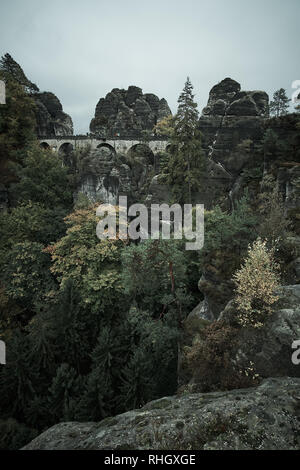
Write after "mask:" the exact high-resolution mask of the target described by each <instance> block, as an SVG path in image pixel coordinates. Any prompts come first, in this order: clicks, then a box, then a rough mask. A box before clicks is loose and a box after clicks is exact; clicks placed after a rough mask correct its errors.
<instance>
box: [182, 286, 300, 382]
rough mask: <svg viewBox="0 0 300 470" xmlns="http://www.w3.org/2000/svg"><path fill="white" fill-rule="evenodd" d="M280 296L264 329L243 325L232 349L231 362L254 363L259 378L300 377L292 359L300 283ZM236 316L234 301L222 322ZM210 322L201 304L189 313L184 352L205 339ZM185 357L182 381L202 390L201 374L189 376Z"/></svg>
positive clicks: (238, 365) (299, 324) (299, 319)
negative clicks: (204, 316)
mask: <svg viewBox="0 0 300 470" xmlns="http://www.w3.org/2000/svg"><path fill="white" fill-rule="evenodd" d="M279 295H280V299H279V301H278V304H277V306H276V307H275V309H274V313H273V314H272V316H271V317H270V318H268V319H267V321H266V322H265V324H264V325H263V326H262V327H261V328H253V327H248V328H245V327H243V328H239V329H238V330H237V331H238V332H237V336H236V338H235V339H236V345H235V347H234V348H233V349H232V351H231V352H230V357H229V361H230V363H231V364H233V365H234V368H235V369H236V370H241V371H245V370H247V369H248V368H249V365H251V368H252V369H253V373H255V374H257V375H258V378H259V380H261V379H264V378H268V377H285V376H290V377H300V367H299V365H294V364H293V363H292V359H291V358H292V353H293V350H292V343H293V341H295V340H298V339H299V338H300V284H297V285H293V286H282V287H281V288H280V290H279ZM235 319H236V310H235V308H234V306H233V302H232V301H230V302H229V304H228V305H227V306H226V308H225V309H224V310H223V312H222V313H221V314H220V316H219V319H218V321H224V322H225V323H226V324H228V325H233V324H235ZM207 323H208V322H207V321H205V320H204V319H203V312H201V309H200V306H199V307H198V309H194V310H193V311H192V312H191V313H190V314H189V315H188V317H187V318H186V319H185V322H184V331H185V335H184V340H183V344H182V351H185V353H187V352H188V350H189V348H190V347H191V346H192V345H193V344H196V343H197V344H199V342H201V341H203V340H205V336H203V327H205V326H206V325H207ZM228 353H229V348H228ZM182 359H183V357H181V359H180V367H179V370H180V374H179V383H180V384H181V385H182V384H184V383H185V384H186V383H189V384H191V385H192V386H193V387H194V388H195V389H196V390H197V389H200V390H201V389H202V387H201V378H199V377H198V376H197V371H195V374H193V375H192V376H191V375H189V372H188V370H187V369H186V367H185V361H184V360H182Z"/></svg>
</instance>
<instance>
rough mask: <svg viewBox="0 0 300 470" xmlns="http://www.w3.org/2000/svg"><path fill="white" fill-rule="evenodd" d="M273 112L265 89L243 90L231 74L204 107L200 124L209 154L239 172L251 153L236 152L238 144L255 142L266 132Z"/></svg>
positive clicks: (217, 87)
mask: <svg viewBox="0 0 300 470" xmlns="http://www.w3.org/2000/svg"><path fill="white" fill-rule="evenodd" d="M268 116H269V97H268V95H267V93H265V92H264V91H241V86H240V84H239V83H238V82H236V81H235V80H232V79H231V78H225V79H224V80H222V81H221V82H220V83H218V84H217V85H215V86H214V87H213V88H212V89H211V91H210V94H209V99H208V103H207V106H206V107H205V108H204V109H203V111H202V116H201V118H200V121H199V127H200V130H201V131H202V133H203V135H204V145H205V148H206V150H207V153H208V156H209V157H210V158H211V159H212V160H213V161H215V162H218V163H220V164H221V165H222V166H223V167H225V168H226V170H227V172H229V173H230V174H233V175H235V174H238V173H239V172H240V170H241V169H242V167H243V166H244V164H245V163H246V162H247V160H248V157H249V156H248V157H247V156H245V155H243V156H241V154H240V152H237V154H235V151H236V150H237V148H238V145H239V144H241V143H242V142H243V141H247V140H250V141H251V145H252V146H254V145H255V143H257V142H258V141H259V140H260V139H261V137H262V135H263V121H264V120H265V119H266V118H268Z"/></svg>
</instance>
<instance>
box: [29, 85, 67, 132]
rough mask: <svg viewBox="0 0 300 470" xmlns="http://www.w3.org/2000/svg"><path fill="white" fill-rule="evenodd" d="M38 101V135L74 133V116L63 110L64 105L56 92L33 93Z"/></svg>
mask: <svg viewBox="0 0 300 470" xmlns="http://www.w3.org/2000/svg"><path fill="white" fill-rule="evenodd" d="M32 97H33V99H34V100H35V103H36V112H35V115H36V121H37V129H36V132H37V135H38V136H40V137H42V136H45V137H55V136H64V135H68V136H70V135H73V122H72V118H71V117H70V116H69V115H68V114H66V113H64V112H63V107H62V104H61V102H60V101H59V99H58V98H57V96H55V95H54V93H50V92H48V91H45V92H43V93H35V94H33V95H32Z"/></svg>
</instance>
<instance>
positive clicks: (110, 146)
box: [96, 142, 116, 154]
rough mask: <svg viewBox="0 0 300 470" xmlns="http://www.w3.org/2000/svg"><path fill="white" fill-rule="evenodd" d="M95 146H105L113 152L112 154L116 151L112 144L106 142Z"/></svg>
mask: <svg viewBox="0 0 300 470" xmlns="http://www.w3.org/2000/svg"><path fill="white" fill-rule="evenodd" d="M96 148H97V149H102V148H106V149H108V150H110V151H111V152H113V153H114V154H115V153H116V149H115V148H114V147H113V146H112V145H110V144H107V143H106V142H103V143H102V144H99V145H97V147H96Z"/></svg>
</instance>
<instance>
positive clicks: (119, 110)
mask: <svg viewBox="0 0 300 470" xmlns="http://www.w3.org/2000/svg"><path fill="white" fill-rule="evenodd" d="M170 114H171V110H170V108H169V106H168V103H167V102H166V100H165V99H164V98H162V99H161V100H160V99H159V98H158V97H157V96H156V95H154V94H152V93H146V94H143V92H142V90H141V88H138V87H136V86H130V87H129V88H128V90H123V89H122V90H121V89H119V88H114V89H113V90H112V91H111V92H110V93H108V94H107V95H106V97H105V98H101V99H100V100H99V102H98V104H97V106H96V111H95V117H94V118H93V119H92V121H91V123H90V130H91V132H92V133H94V134H97V135H100V136H102V137H113V136H120V137H137V136H140V135H141V132H142V131H147V130H148V131H152V129H153V127H154V126H155V124H156V123H157V122H158V121H160V120H161V119H163V118H164V117H166V116H169V115H170Z"/></svg>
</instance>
